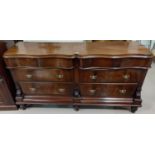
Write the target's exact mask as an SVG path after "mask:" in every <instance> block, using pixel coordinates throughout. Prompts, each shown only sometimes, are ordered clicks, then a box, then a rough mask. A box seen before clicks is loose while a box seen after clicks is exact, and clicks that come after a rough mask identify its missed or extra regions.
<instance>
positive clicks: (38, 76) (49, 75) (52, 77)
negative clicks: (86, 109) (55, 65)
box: [12, 69, 74, 82]
mask: <svg viewBox="0 0 155 155" xmlns="http://www.w3.org/2000/svg"><path fill="white" fill-rule="evenodd" d="M12 74H13V77H14V79H15V80H16V81H42V82H43V81H55V82H72V81H73V80H74V76H73V75H74V74H73V70H72V69H70V70H62V69H12Z"/></svg>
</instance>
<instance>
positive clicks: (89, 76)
mask: <svg viewBox="0 0 155 155" xmlns="http://www.w3.org/2000/svg"><path fill="white" fill-rule="evenodd" d="M145 74H146V70H144V69H113V70H112V69H109V70H80V82H91V83H94V82H105V83H106V82H109V83H111V82H127V83H128V82H142V81H143V79H144V77H145Z"/></svg>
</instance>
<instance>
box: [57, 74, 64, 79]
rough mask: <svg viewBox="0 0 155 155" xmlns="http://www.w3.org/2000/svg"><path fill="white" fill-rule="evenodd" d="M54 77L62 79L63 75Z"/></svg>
mask: <svg viewBox="0 0 155 155" xmlns="http://www.w3.org/2000/svg"><path fill="white" fill-rule="evenodd" d="M56 77H57V78H58V79H62V78H63V77H64V76H63V74H57V75H56Z"/></svg>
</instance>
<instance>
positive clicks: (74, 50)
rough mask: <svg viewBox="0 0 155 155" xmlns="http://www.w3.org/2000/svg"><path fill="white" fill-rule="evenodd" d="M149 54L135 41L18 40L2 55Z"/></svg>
mask: <svg viewBox="0 0 155 155" xmlns="http://www.w3.org/2000/svg"><path fill="white" fill-rule="evenodd" d="M129 55H130V56H132V55H133V56H135V55H138V56H140V55H141V56H150V55H151V53H150V52H149V50H148V49H147V48H145V47H144V46H142V45H139V44H138V43H137V42H134V41H131V42H76V43H72V42H71V43H32V42H19V43H17V44H16V47H12V48H10V49H9V50H8V51H7V52H5V54H4V57H5V58H7V57H29V56H31V57H42V56H43V57H44V56H58V57H59V56H62V57H63V56H64V57H74V56H79V57H89V56H129Z"/></svg>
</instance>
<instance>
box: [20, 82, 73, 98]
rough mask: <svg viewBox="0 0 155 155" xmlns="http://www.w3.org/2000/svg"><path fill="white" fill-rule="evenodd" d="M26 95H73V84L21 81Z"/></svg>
mask: <svg viewBox="0 0 155 155" xmlns="http://www.w3.org/2000/svg"><path fill="white" fill-rule="evenodd" d="M20 86H21V88H22V91H23V93H24V94H25V95H61V96H72V94H73V86H72V84H64V83H49V82H34V83H30V82H20Z"/></svg>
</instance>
